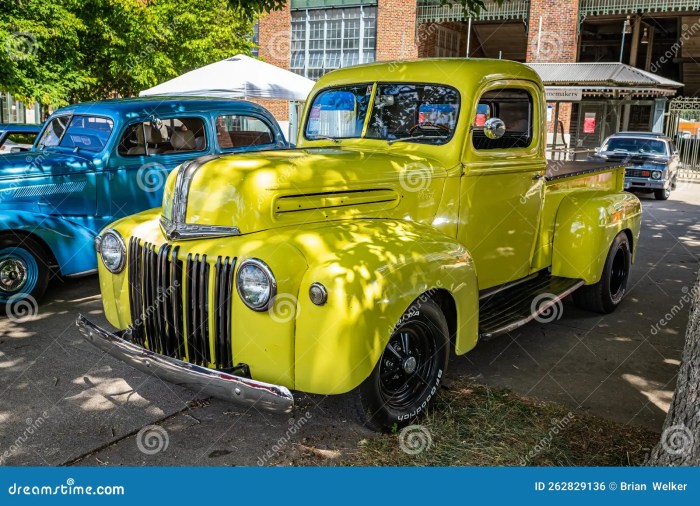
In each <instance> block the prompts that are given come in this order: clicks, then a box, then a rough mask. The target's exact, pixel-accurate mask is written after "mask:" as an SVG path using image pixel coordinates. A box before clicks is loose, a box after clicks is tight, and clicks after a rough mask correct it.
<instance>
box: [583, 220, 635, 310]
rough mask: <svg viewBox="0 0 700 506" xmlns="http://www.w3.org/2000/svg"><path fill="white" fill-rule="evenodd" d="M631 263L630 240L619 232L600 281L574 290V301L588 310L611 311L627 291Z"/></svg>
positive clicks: (623, 233)
mask: <svg viewBox="0 0 700 506" xmlns="http://www.w3.org/2000/svg"><path fill="white" fill-rule="evenodd" d="M631 265H632V251H631V248H630V241H629V239H628V238H627V234H626V233H625V232H620V233H619V234H617V236H615V239H614V240H613V242H612V245H611V246H610V251H609V252H608V256H607V258H606V260H605V266H604V268H603V275H602V276H601V278H600V281H599V282H597V283H596V284H594V285H587V286H583V287H581V288H579V289H578V290H576V291H575V292H574V293H573V298H574V303H575V304H576V305H577V306H578V307H580V308H581V309H586V310H588V311H594V312H596V313H604V314H607V313H612V312H613V311H614V310H615V308H616V307H617V306H618V305H619V304H620V302H622V299H623V298H624V297H625V294H626V293H627V280H628V279H629V272H630V266H631Z"/></svg>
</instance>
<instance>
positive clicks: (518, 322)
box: [479, 275, 584, 340]
mask: <svg viewBox="0 0 700 506" xmlns="http://www.w3.org/2000/svg"><path fill="white" fill-rule="evenodd" d="M583 284H584V281H583V280H582V279H571V278H559V277H556V276H549V275H541V276H537V277H536V278H534V279H531V280H528V281H526V282H524V283H519V284H516V285H514V286H513V287H512V288H508V289H507V290H503V291H499V292H497V293H495V294H493V295H490V296H486V297H482V298H481V300H480V301H479V339H481V340H488V339H491V338H493V337H496V336H499V335H501V334H505V333H507V332H511V331H513V330H515V329H517V328H518V327H522V326H523V325H525V324H526V323H528V322H529V321H532V320H534V319H535V318H537V317H538V316H540V315H544V316H542V319H543V320H546V321H552V320H554V319H559V317H560V316H561V300H562V299H563V298H564V297H566V296H567V295H569V294H571V293H572V292H574V290H576V289H577V288H579V287H580V286H581V285H583Z"/></svg>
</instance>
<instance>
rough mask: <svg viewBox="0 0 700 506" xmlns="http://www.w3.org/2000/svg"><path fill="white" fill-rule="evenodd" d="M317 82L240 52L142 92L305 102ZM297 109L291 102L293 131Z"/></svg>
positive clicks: (292, 131) (294, 131)
mask: <svg viewBox="0 0 700 506" xmlns="http://www.w3.org/2000/svg"><path fill="white" fill-rule="evenodd" d="M313 85H314V82H313V81H312V80H310V79H307V78H305V77H303V76H300V75H298V74H295V73H294V72H290V71H288V70H285V69H281V68H279V67H275V66H274V65H270V64H269V63H265V62H263V61H260V60H256V59H255V58H250V57H249V56H245V55H242V54H239V55H236V56H233V57H232V58H227V59H225V60H221V61H219V62H216V63H212V64H211V65H206V66H205V67H202V68H199V69H196V70H192V71H191V72H187V73H186V74H183V75H181V76H179V77H176V78H174V79H171V80H170V81H166V82H164V83H161V84H159V85H157V86H154V87H153V88H149V89H147V90H144V91H142V92H141V93H139V95H140V96H142V97H144V96H154V95H160V96H162V95H169V96H187V97H216V98H237V99H276V100H287V101H289V102H304V101H305V100H306V98H307V97H308V96H309V93H310V92H311V88H312V87H313ZM296 111H297V107H296V104H290V125H289V126H290V128H289V131H290V134H292V133H296ZM290 140H292V139H290ZM292 142H294V140H292Z"/></svg>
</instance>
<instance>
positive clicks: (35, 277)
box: [0, 237, 49, 306]
mask: <svg viewBox="0 0 700 506" xmlns="http://www.w3.org/2000/svg"><path fill="white" fill-rule="evenodd" d="M48 282H49V268H48V266H47V264H46V257H45V255H44V254H43V248H42V247H41V246H40V245H39V244H37V243H36V241H34V240H32V239H31V238H29V237H23V238H16V237H5V238H0V304H2V305H3V306H5V305H7V304H8V303H11V304H12V303H15V302H19V301H21V300H23V299H27V298H29V297H32V298H34V300H38V299H39V298H40V297H41V296H42V295H43V294H44V291H45V290H46V286H47V285H48Z"/></svg>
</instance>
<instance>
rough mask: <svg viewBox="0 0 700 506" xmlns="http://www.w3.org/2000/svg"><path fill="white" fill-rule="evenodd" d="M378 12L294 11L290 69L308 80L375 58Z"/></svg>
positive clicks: (363, 9)
mask: <svg viewBox="0 0 700 506" xmlns="http://www.w3.org/2000/svg"><path fill="white" fill-rule="evenodd" d="M376 41H377V8H376V7H374V6H369V7H368V6H358V7H346V8H342V9H341V8H337V9H303V10H294V11H292V47H291V49H292V51H291V59H290V65H289V68H290V69H291V70H292V71H293V72H296V73H297V74H300V75H302V76H305V77H308V78H309V79H318V78H319V77H321V76H322V75H323V74H325V73H326V72H329V71H331V70H333V69H337V68H341V67H349V66H350V65H357V64H359V63H369V62H373V61H374V60H375V58H376Z"/></svg>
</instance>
